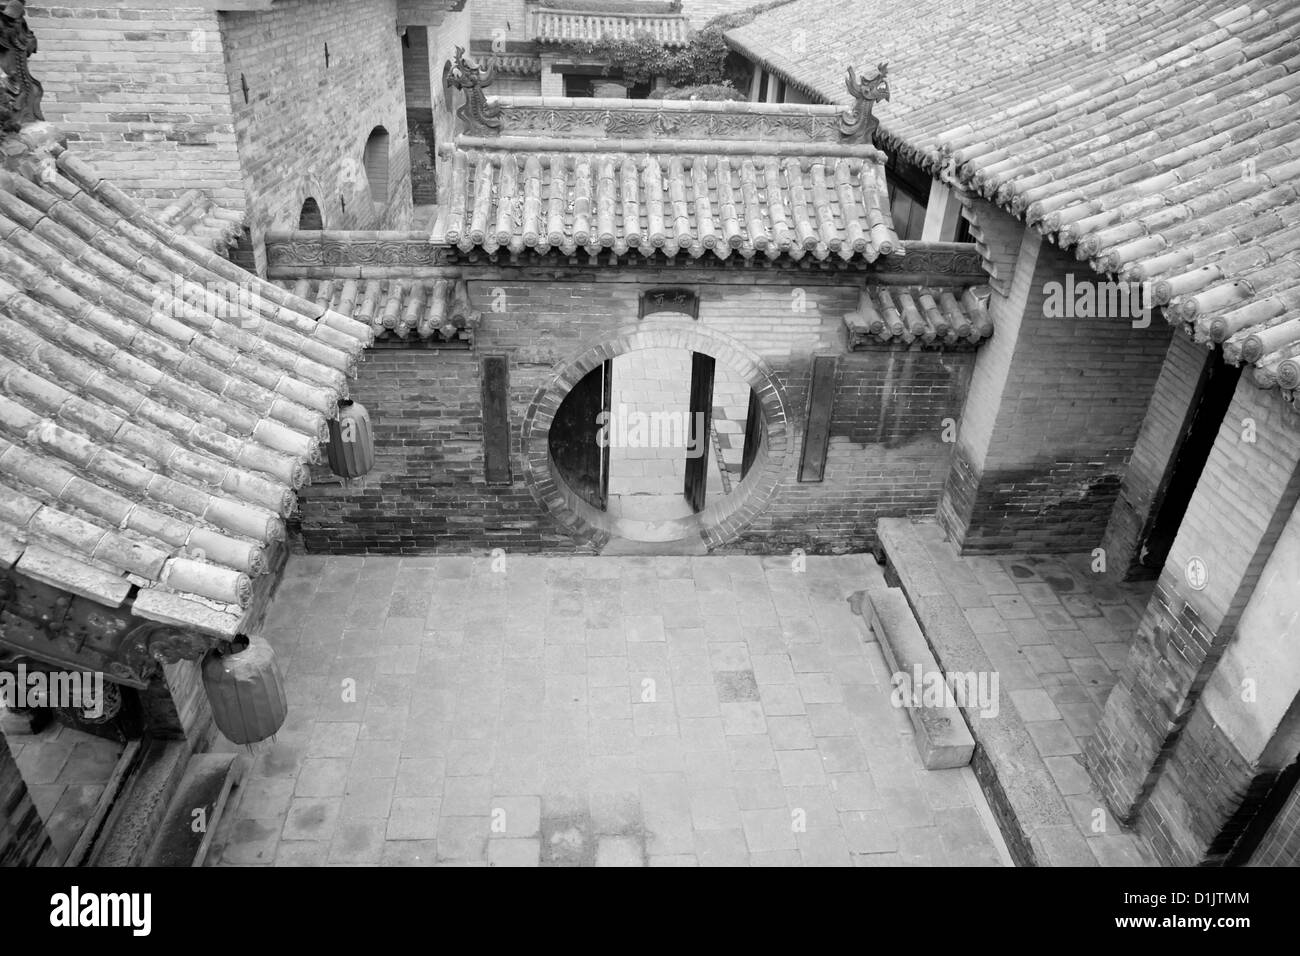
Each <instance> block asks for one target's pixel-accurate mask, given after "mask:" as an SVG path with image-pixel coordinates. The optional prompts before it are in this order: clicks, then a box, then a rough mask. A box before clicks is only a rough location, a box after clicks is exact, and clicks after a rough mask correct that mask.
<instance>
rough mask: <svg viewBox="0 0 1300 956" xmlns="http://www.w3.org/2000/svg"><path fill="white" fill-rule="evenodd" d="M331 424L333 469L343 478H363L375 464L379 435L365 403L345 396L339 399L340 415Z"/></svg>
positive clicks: (329, 452) (329, 449) (329, 453)
mask: <svg viewBox="0 0 1300 956" xmlns="http://www.w3.org/2000/svg"><path fill="white" fill-rule="evenodd" d="M329 426H330V440H329V444H328V445H327V446H326V457H327V458H328V459H329V463H330V471H332V472H334V474H336V475H338V476H339V477H340V478H359V477H361V476H362V475H364V474H365V473H366V472H368V471H369V470H370V469H371V468H373V467H374V465H375V436H374V433H373V432H372V431H371V430H370V415H369V413H368V412H367V411H366V408H365V406H364V405H361V404H360V403H358V402H353V401H348V400H347V399H344V400H343V401H341V402H339V417H338V418H337V419H335V420H334V421H332V422H330V423H329Z"/></svg>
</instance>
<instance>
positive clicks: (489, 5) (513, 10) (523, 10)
mask: <svg viewBox="0 0 1300 956" xmlns="http://www.w3.org/2000/svg"><path fill="white" fill-rule="evenodd" d="M532 6H533V4H529V3H525V2H524V0H473V2H472V3H470V4H469V7H470V8H472V10H473V19H472V26H471V30H472V31H473V34H474V39H476V40H492V39H496V38H497V37H500V38H501V39H503V40H505V41H506V42H508V43H512V42H518V41H521V40H526V39H528V10H529V8H530V7H532Z"/></svg>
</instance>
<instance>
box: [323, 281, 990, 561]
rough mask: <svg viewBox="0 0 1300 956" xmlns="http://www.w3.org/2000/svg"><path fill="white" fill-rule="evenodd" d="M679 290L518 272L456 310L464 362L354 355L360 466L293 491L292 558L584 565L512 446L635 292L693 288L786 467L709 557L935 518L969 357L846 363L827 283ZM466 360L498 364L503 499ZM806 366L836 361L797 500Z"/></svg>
mask: <svg viewBox="0 0 1300 956" xmlns="http://www.w3.org/2000/svg"><path fill="white" fill-rule="evenodd" d="M682 278H683V277H682V275H681V273H680V272H677V273H674V272H671V271H667V270H666V271H665V272H664V273H663V274H662V275H658V274H648V273H647V274H642V275H639V276H637V277H636V278H635V279H633V278H620V279H619V280H618V281H602V280H598V279H586V278H573V277H571V276H563V277H561V276H550V275H547V274H546V273H542V272H540V270H534V271H531V272H530V271H527V270H521V271H520V273H519V274H518V275H517V276H516V277H514V278H511V279H503V280H501V281H493V280H486V281H471V282H470V283H469V289H470V294H471V298H472V299H473V300H474V304H475V307H476V308H479V309H481V310H482V311H483V322H482V326H481V328H479V329H478V331H477V333H476V342H475V348H474V350H472V351H465V350H461V351H456V350H436V349H429V348H426V347H422V346H419V345H411V346H407V345H401V344H399V345H397V346H396V347H389V346H385V345H382V344H381V345H380V346H378V347H376V348H375V349H373V350H371V351H370V352H369V353H368V355H367V357H366V361H365V362H364V363H363V364H362V366H361V370H360V375H359V379H358V381H357V382H356V383H355V387H354V397H355V398H356V399H357V400H358V401H359V402H361V403H362V404H363V405H364V406H365V407H366V408H367V410H368V411H369V412H370V416H371V420H372V423H373V427H374V433H375V438H376V465H375V468H374V470H373V471H372V472H371V473H370V474H369V475H367V476H365V477H364V478H361V479H358V480H355V481H353V482H351V483H350V484H348V485H346V486H345V485H343V484H342V483H340V482H339V481H338V480H337V479H333V478H332V477H331V476H329V475H328V473H327V472H324V471H321V472H319V473H318V475H317V476H316V477H317V478H318V481H317V482H316V483H313V484H312V485H311V486H309V487H308V488H306V489H305V490H304V491H303V493H302V523H301V527H302V535H303V539H304V542H305V544H306V547H307V548H308V550H311V551H321V552H332V553H360V552H368V553H416V552H420V551H434V550H439V551H458V550H459V551H468V550H474V549H482V548H494V547H505V548H509V549H516V550H525V551H548V552H583V551H590V550H592V547H593V545H592V542H591V540H590V539H589V538H587V537H584V536H583V535H581V534H578V535H576V536H575V535H574V534H573V533H571V532H570V531H569V530H566V527H565V525H564V523H563V521H562V520H560V518H559V517H558V516H557V514H556V513H554V512H553V511H552V510H551V509H550V508H548V507H547V505H546V504H544V503H543V501H542V500H540V497H539V496H535V495H534V494H533V492H532V491H530V488H529V484H528V480H527V476H528V474H529V470H528V463H527V461H526V457H525V449H524V445H523V432H522V429H523V427H524V423H525V421H526V420H527V418H528V413H529V408H530V406H531V405H532V404H533V403H534V402H535V401H537V400H538V398H539V395H540V394H541V393H542V390H544V389H545V388H546V387H547V385H548V384H549V383H550V382H551V380H552V379H553V378H554V377H555V376H556V375H557V374H559V373H560V372H561V371H562V370H563V369H564V368H566V367H567V366H568V365H569V364H571V363H572V362H573V361H574V360H575V359H576V358H577V357H578V356H580V355H582V354H583V353H584V352H586V351H587V350H589V349H591V348H593V347H595V346H599V345H601V344H603V343H607V342H609V341H610V340H612V339H614V338H616V337H617V336H618V335H619V334H620V333H621V332H624V331H628V330H629V329H634V328H636V326H637V318H636V317H637V315H638V303H639V296H640V293H641V292H642V291H643V290H645V289H647V288H652V287H655V286H657V285H682V284H686V285H689V286H691V287H692V288H697V289H698V290H699V294H700V306H699V319H698V322H699V327H701V328H703V329H704V330H706V331H707V332H708V333H709V334H710V335H713V336H715V337H717V338H718V340H719V341H723V342H725V341H728V340H729V341H731V342H733V343H735V344H736V346H737V347H738V349H739V350H740V351H744V352H749V353H753V354H754V355H756V356H757V357H759V358H760V359H761V361H762V362H763V363H764V365H765V368H766V369H767V370H768V371H769V373H770V375H771V377H772V378H773V380H774V381H775V382H776V383H778V385H779V387H780V388H781V390H782V392H783V393H784V395H785V396H786V400H787V403H788V405H787V421H788V423H789V430H788V440H789V454H787V455H786V456H785V461H784V464H783V465H782V469H781V472H780V474H779V475H777V476H775V488H774V490H773V491H772V493H771V495H770V497H768V498H767V499H766V502H765V506H764V508H763V509H762V510H761V512H759V513H758V514H756V515H754V516H753V517H752V520H750V521H749V522H748V523H747V524H746V525H745V526H744V527H743V528H738V529H737V530H736V533H735V534H733V535H731V536H730V537H729V539H728V540H727V541H725V542H718V543H716V544H717V547H718V548H719V549H720V550H729V551H739V552H750V553H764V552H773V551H789V550H790V549H793V548H804V549H805V550H807V551H809V552H811V553H842V552H847V551H856V550H864V549H868V548H870V547H871V546H873V544H874V543H875V531H874V529H875V522H876V518H877V517H878V516H879V515H901V516H919V515H928V514H933V513H934V510H935V507H936V505H937V502H938V498H939V494H940V492H941V490H942V487H943V479H944V475H945V473H946V471H947V468H948V461H949V457H950V455H951V451H952V448H953V445H952V443H951V431H952V429H947V430H946V429H945V420H949V419H950V420H952V422H955V421H956V419H958V418H959V417H960V414H961V408H962V405H963V402H964V399H965V389H966V383H967V380H968V377H969V372H970V367H971V364H972V363H973V361H974V357H975V353H974V352H973V351H971V350H969V349H965V350H925V351H922V350H920V349H916V348H912V349H909V348H907V347H905V346H894V347H889V346H880V347H877V348H872V349H867V350H863V351H856V352H847V351H846V350H845V338H844V328H843V316H844V315H845V313H847V312H849V311H851V310H852V309H854V308H855V307H856V305H857V299H858V287H857V286H856V285H855V284H853V282H854V280H853V279H852V278H849V277H846V278H845V279H844V280H842V281H843V283H844V284H831V282H830V280H826V281H823V282H821V283H820V284H813V283H812V282H809V283H808V284H807V285H798V284H797V283H798V281H799V279H800V278H802V277H799V276H794V277H788V278H782V277H779V276H777V277H768V278H763V277H758V276H752V277H750V276H735V275H733V276H726V277H725V278H719V277H718V275H717V274H714V276H713V277H712V281H708V282H699V283H683V282H682ZM636 279H639V280H640V281H636ZM494 308H495V309H497V311H494ZM656 321H659V320H656ZM683 321H686V322H689V321H690V320H688V319H687V320H683ZM483 354H499V355H505V356H506V357H507V358H508V360H509V366H510V368H509V383H510V384H509V389H510V403H509V405H510V427H511V454H512V468H511V471H512V478H513V482H512V484H510V485H509V486H507V487H489V486H488V485H487V483H486V480H485V476H484V472H483V423H482V398H481V391H480V390H481V382H480V378H479V376H480V374H481V373H480V356H481V355H483ZM814 354H836V355H837V356H838V366H837V371H836V383H835V384H836V395H835V406H834V410H833V415H832V420H831V428H830V445H829V451H828V455H827V465H826V473H825V480H824V481H822V482H819V483H800V482H799V481H798V480H797V478H798V458H799V450H800V449H801V448H802V441H803V434H804V429H805V425H806V419H807V413H808V409H807V392H808V387H809V375H810V370H811V366H812V357H813V355H814ZM945 438H947V439H948V440H945Z"/></svg>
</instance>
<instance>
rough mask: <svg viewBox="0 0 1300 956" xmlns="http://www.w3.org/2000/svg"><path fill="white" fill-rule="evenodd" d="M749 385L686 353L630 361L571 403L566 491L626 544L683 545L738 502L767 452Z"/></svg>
mask: <svg viewBox="0 0 1300 956" xmlns="http://www.w3.org/2000/svg"><path fill="white" fill-rule="evenodd" d="M762 420H763V416H762V411H761V406H760V405H759V403H758V400H757V398H756V396H754V394H753V391H752V389H751V388H750V386H749V383H748V382H747V381H746V380H745V379H744V377H743V376H741V375H740V374H739V373H737V372H736V371H734V370H732V369H731V368H729V367H728V366H726V365H723V364H720V363H719V362H717V360H716V359H714V358H713V356H711V355H707V354H705V353H703V352H692V351H690V350H688V349H683V348H645V349H636V350H634V351H630V352H625V353H624V354H622V355H618V356H616V357H614V358H612V359H608V360H606V361H604V362H602V363H601V364H600V365H599V366H597V367H596V368H594V369H592V370H591V371H590V372H588V373H587V375H586V376H584V377H583V379H582V380H581V381H580V382H579V383H578V384H577V385H576V386H575V387H574V388H573V390H572V391H571V392H569V394H568V395H567V396H566V397H565V399H564V401H563V402H562V403H561V405H560V409H559V412H558V413H557V415H556V418H555V423H554V424H553V425H552V426H551V432H550V439H549V441H550V454H551V457H552V459H553V461H554V462H555V465H556V467H557V469H558V470H559V472H560V474H561V475H562V476H563V478H564V480H565V482H566V483H567V484H568V485H569V487H570V488H571V489H573V491H574V493H575V494H577V495H578V496H579V497H581V498H582V499H583V500H584V501H586V502H587V503H588V504H589V505H591V506H592V507H593V508H596V509H598V510H600V511H602V512H604V513H605V514H607V515H608V516H609V517H610V518H611V519H612V520H613V521H614V522H615V523H616V526H618V527H621V528H622V529H623V532H622V536H625V537H629V538H630V539H631V540H640V541H658V540H674V539H677V538H682V537H686V536H687V535H688V534H689V533H690V532H691V531H692V529H693V522H692V519H693V518H694V516H695V515H697V514H699V513H700V512H702V511H704V509H705V508H706V507H708V506H709V505H711V504H716V503H719V502H720V501H722V500H723V499H725V498H727V497H728V496H730V495H732V494H735V493H738V492H739V491H740V486H741V485H742V483H743V482H744V480H745V478H746V473H747V471H748V468H747V467H746V464H747V463H748V465H749V467H752V465H753V462H754V460H755V459H756V458H757V455H758V449H759V446H760V445H761V443H762V435H763V425H762Z"/></svg>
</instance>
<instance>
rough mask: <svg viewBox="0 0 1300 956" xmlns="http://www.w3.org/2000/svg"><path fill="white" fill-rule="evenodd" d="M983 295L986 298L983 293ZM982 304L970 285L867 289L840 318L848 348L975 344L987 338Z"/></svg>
mask: <svg viewBox="0 0 1300 956" xmlns="http://www.w3.org/2000/svg"><path fill="white" fill-rule="evenodd" d="M983 292H984V293H985V295H987V293H988V289H987V288H984V289H983ZM986 301H987V300H986V298H983V297H981V295H980V290H979V289H978V288H976V287H968V288H965V289H935V288H924V287H922V288H908V287H901V288H900V287H896V286H887V285H870V286H867V287H866V288H864V289H863V290H862V292H861V293H860V294H859V297H858V307H857V309H856V310H854V311H853V312H850V313H849V314H848V315H846V316H845V317H844V325H845V327H846V328H847V329H848V333H849V347H850V348H856V347H858V346H861V345H864V344H869V343H872V342H878V343H881V344H887V343H890V342H902V343H905V344H911V343H913V342H919V343H920V344H921V345H922V346H926V345H933V346H953V345H963V344H965V345H978V344H979V343H980V342H982V341H983V340H984V339H986V338H988V337H989V336H990V335H992V334H993V319H992V317H991V316H990V315H989V313H988V311H987V309H986V308H985V304H986Z"/></svg>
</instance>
